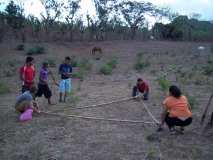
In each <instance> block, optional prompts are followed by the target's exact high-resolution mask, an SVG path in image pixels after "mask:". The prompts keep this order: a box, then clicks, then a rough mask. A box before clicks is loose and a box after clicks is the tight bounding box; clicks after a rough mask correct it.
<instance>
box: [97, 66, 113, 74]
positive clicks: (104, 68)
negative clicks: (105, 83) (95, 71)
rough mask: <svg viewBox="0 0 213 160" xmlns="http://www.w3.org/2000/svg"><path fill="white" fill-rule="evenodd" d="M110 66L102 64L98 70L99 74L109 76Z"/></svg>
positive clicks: (110, 72)
mask: <svg viewBox="0 0 213 160" xmlns="http://www.w3.org/2000/svg"><path fill="white" fill-rule="evenodd" d="M112 70H113V68H112V66H110V65H108V64H104V65H103V66H102V67H101V68H100V73H101V74H104V75H110V74H112Z"/></svg>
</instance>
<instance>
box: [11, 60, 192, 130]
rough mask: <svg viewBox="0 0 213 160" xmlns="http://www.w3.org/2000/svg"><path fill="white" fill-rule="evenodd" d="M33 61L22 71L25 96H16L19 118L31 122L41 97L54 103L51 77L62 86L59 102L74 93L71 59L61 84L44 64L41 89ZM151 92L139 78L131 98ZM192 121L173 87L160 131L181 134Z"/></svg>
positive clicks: (184, 100)
mask: <svg viewBox="0 0 213 160" xmlns="http://www.w3.org/2000/svg"><path fill="white" fill-rule="evenodd" d="M33 61H34V59H33V58H32V57H27V58H26V64H25V65H24V66H23V67H21V68H20V79H21V81H22V95H20V96H18V97H17V100H16V104H15V108H16V110H17V111H18V112H20V113H22V114H21V116H20V117H19V119H20V120H21V121H25V120H30V119H32V113H33V111H35V112H39V109H38V104H37V103H36V102H35V101H34V100H35V99H36V97H41V96H42V95H43V94H44V96H45V98H47V99H48V103H49V104H52V102H51V96H52V93H51V90H50V88H49V85H48V77H49V75H50V76H51V77H52V79H53V81H54V83H55V84H56V85H58V87H59V102H66V97H67V94H68V93H70V91H71V76H72V66H71V65H70V61H71V59H70V57H65V60H64V63H62V64H61V65H60V67H59V74H60V76H61V81H60V83H59V84H58V83H57V82H56V81H55V78H54V76H53V73H52V72H51V71H50V69H49V64H48V63H47V62H44V63H43V65H42V67H41V69H40V74H39V82H38V89H37V88H36V87H35V82H34V80H35V77H36V71H35V66H34V65H33ZM149 91H150V87H149V85H148V83H147V82H146V81H144V80H143V79H142V78H138V80H137V83H136V85H135V86H134V87H133V89H132V96H133V97H134V98H137V97H138V95H139V94H142V97H143V100H148V99H149ZM191 122H192V112H191V107H190V104H189V103H188V100H187V98H186V97H185V96H183V95H182V93H181V91H180V89H179V88H178V87H177V86H171V87H170V88H169V95H168V97H167V98H166V99H165V100H164V101H163V112H162V114H161V124H160V125H159V128H158V131H161V130H162V129H163V125H164V123H166V124H167V125H168V128H169V130H170V131H171V132H172V133H174V132H176V131H177V130H176V129H175V126H180V131H179V132H180V133H182V132H183V130H184V127H185V126H187V125H189V124H191Z"/></svg>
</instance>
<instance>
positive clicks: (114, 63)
mask: <svg viewBox="0 0 213 160" xmlns="http://www.w3.org/2000/svg"><path fill="white" fill-rule="evenodd" d="M117 64H118V59H117V58H116V57H113V58H111V59H110V61H109V62H108V63H107V65H109V66H110V67H112V68H113V69H114V68H116V66H117Z"/></svg>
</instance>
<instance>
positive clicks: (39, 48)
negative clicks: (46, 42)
mask: <svg viewBox="0 0 213 160" xmlns="http://www.w3.org/2000/svg"><path fill="white" fill-rule="evenodd" d="M44 53H45V48H44V47H42V46H34V47H32V48H30V49H29V50H28V51H27V53H26V54H27V55H37V54H44Z"/></svg>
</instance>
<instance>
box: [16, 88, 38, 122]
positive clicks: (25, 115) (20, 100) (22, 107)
mask: <svg viewBox="0 0 213 160" xmlns="http://www.w3.org/2000/svg"><path fill="white" fill-rule="evenodd" d="M36 91H37V89H36V87H34V86H32V87H31V88H30V90H29V91H25V92H24V93H22V94H21V95H20V96H18V97H17V99H16V104H15V109H16V111H17V112H18V113H21V115H20V117H19V120H20V121H26V120H31V119H32V113H33V111H35V112H37V113H40V111H39V109H38V104H37V103H36V102H35V101H34V99H35V94H36ZM29 110H30V112H29Z"/></svg>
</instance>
